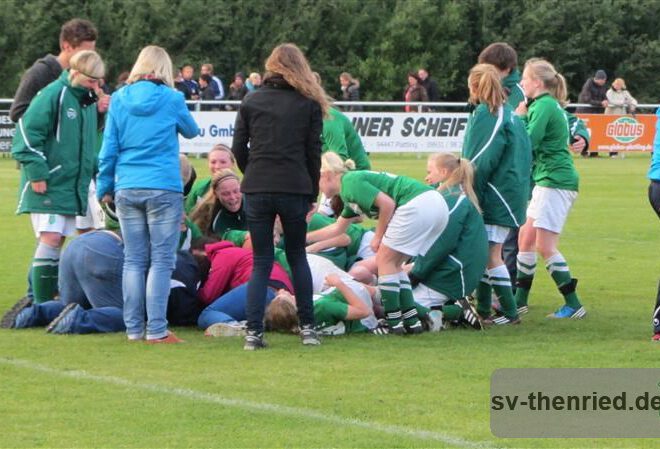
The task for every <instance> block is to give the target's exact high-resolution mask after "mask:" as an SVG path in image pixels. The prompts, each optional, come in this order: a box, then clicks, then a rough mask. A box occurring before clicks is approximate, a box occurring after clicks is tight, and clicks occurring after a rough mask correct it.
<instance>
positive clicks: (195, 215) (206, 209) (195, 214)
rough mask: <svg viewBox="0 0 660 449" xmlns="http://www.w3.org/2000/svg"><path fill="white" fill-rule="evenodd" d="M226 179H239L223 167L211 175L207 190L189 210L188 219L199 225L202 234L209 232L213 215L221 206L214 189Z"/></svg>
mask: <svg viewBox="0 0 660 449" xmlns="http://www.w3.org/2000/svg"><path fill="white" fill-rule="evenodd" d="M227 179H235V180H236V181H239V179H238V176H237V175H236V173H234V172H233V171H231V170H230V169H228V168H223V169H222V170H220V171H219V172H218V173H216V174H215V175H213V178H212V179H211V185H210V186H209V190H208V192H206V193H205V194H204V196H203V197H202V202H201V203H199V204H198V205H197V206H195V208H194V209H193V210H192V211H191V212H190V219H191V220H192V221H193V223H195V224H196V225H197V226H199V229H200V230H201V231H202V232H203V233H204V234H209V233H210V232H211V226H212V222H213V217H215V214H216V213H217V212H218V210H220V207H221V204H220V200H219V199H218V198H217V197H216V196H215V189H216V188H217V187H218V186H219V185H220V183H221V182H222V181H226V180H227Z"/></svg>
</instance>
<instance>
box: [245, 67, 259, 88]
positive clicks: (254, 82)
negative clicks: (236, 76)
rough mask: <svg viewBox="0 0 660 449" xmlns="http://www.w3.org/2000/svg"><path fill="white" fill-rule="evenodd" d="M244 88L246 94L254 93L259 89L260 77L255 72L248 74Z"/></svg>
mask: <svg viewBox="0 0 660 449" xmlns="http://www.w3.org/2000/svg"><path fill="white" fill-rule="evenodd" d="M245 87H246V88H247V90H248V92H254V91H255V90H257V89H259V88H260V87H261V75H260V74H258V73H257V72H252V73H250V76H249V77H248V79H247V81H246V82H245Z"/></svg>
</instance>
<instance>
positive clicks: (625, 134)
mask: <svg viewBox="0 0 660 449" xmlns="http://www.w3.org/2000/svg"><path fill="white" fill-rule="evenodd" d="M577 116H578V117H580V118H581V119H582V120H584V123H585V125H586V127H587V129H588V130H589V134H590V135H591V142H590V143H589V151H594V152H596V151H608V152H609V151H653V137H654V135H655V122H656V116H655V115H653V114H637V115H635V116H632V115H603V114H577Z"/></svg>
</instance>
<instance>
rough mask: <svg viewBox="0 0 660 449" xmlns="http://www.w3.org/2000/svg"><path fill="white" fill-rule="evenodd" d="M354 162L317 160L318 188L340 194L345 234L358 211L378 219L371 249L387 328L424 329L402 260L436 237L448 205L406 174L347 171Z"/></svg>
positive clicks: (329, 194)
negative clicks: (318, 161)
mask: <svg viewBox="0 0 660 449" xmlns="http://www.w3.org/2000/svg"><path fill="white" fill-rule="evenodd" d="M353 167H354V165H353V164H352V161H351V160H350V159H349V160H348V161H346V162H344V161H342V160H341V158H340V157H339V156H337V155H336V154H335V153H332V152H328V153H325V154H323V156H322V158H321V178H320V182H319V186H320V190H321V191H322V192H323V193H324V194H325V195H326V196H327V197H328V198H330V197H333V196H335V195H339V196H340V197H341V199H342V201H343V202H344V204H345V207H344V210H343V211H342V214H341V217H339V219H338V220H337V226H336V230H337V231H339V232H344V231H345V230H346V228H347V227H348V225H349V224H350V223H351V220H350V219H351V218H353V217H355V216H359V215H362V214H365V215H368V216H371V217H375V216H378V223H377V225H376V231H375V235H374V238H373V239H372V240H371V248H372V249H373V250H374V251H376V261H377V265H378V276H379V278H378V287H379V289H380V292H381V295H382V301H383V307H384V309H385V315H386V319H387V324H388V326H389V331H390V332H391V333H394V334H398V335H403V334H405V333H410V334H417V333H421V332H423V327H422V323H421V322H420V321H419V318H418V313H417V309H416V308H415V301H414V299H413V295H412V290H411V287H410V280H409V279H408V276H407V275H406V273H405V272H404V271H403V267H402V265H403V262H404V261H406V260H407V259H409V258H410V257H414V256H419V255H424V254H426V252H427V251H428V250H429V249H430V248H431V245H433V242H435V240H436V239H437V238H438V237H439V236H440V234H441V233H442V231H443V230H444V228H445V226H446V225H447V218H448V216H449V211H448V209H447V203H446V202H445V200H444V199H443V198H442V195H440V194H439V193H438V192H436V191H435V190H433V189H432V188H431V187H429V186H425V185H424V184H422V183H420V182H419V181H416V180H414V179H412V178H408V177H405V176H396V175H392V174H389V173H377V172H372V171H349V169H352V168H353Z"/></svg>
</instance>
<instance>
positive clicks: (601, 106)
mask: <svg viewBox="0 0 660 449" xmlns="http://www.w3.org/2000/svg"><path fill="white" fill-rule="evenodd" d="M606 82H607V74H606V73H605V71H604V70H597V71H596V74H595V75H594V77H593V78H589V79H588V80H587V81H586V82H585V83H584V86H582V91H580V95H579V96H578V103H586V104H589V105H590V106H589V107H580V108H577V110H576V112H577V113H583V114H602V113H603V112H604V111H605V108H606V107H607V105H608V103H607V86H605V83H606ZM583 156H585V155H584V154H583ZM589 156H590V157H598V152H591V153H589Z"/></svg>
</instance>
